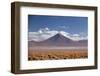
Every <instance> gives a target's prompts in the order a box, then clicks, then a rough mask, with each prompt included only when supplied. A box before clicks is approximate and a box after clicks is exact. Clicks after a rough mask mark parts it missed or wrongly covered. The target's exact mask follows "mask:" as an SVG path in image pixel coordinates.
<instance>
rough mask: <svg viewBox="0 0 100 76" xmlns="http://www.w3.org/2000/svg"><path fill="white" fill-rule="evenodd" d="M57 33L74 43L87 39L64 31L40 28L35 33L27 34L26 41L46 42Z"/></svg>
mask: <svg viewBox="0 0 100 76" xmlns="http://www.w3.org/2000/svg"><path fill="white" fill-rule="evenodd" d="M57 33H61V34H62V35H64V36H65V37H67V38H70V39H72V40H75V41H78V40H83V39H87V37H81V36H80V35H79V34H70V33H68V32H65V31H56V30H50V29H49V28H47V27H46V28H44V29H43V28H42V29H40V30H38V31H37V32H29V34H28V40H29V41H32V40H34V41H43V40H46V39H48V38H50V37H52V36H54V35H56V34H57Z"/></svg>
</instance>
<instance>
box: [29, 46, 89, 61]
mask: <svg viewBox="0 0 100 76" xmlns="http://www.w3.org/2000/svg"><path fill="white" fill-rule="evenodd" d="M80 58H88V51H87V49H74V48H73V49H60V48H59V49H56V48H54V49H47V48H44V49H36V48H29V49H28V60H29V61H31V60H59V59H80Z"/></svg>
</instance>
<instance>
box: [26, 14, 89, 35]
mask: <svg viewBox="0 0 100 76" xmlns="http://www.w3.org/2000/svg"><path fill="white" fill-rule="evenodd" d="M45 27H48V28H49V29H50V30H57V31H65V32H68V33H71V34H80V33H84V34H85V35H87V31H88V18H87V17H75V16H45V15H28V31H29V32H36V31H38V30H39V29H41V28H45Z"/></svg>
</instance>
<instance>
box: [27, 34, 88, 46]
mask: <svg viewBox="0 0 100 76" xmlns="http://www.w3.org/2000/svg"><path fill="white" fill-rule="evenodd" d="M87 43H88V41H87V40H80V41H73V40H72V39H69V38H67V37H65V36H64V35H62V34H60V33H58V34H56V35H54V36H52V37H50V38H48V39H47V40H44V41H41V42H36V41H29V43H28V45H29V47H30V46H32V47H34V46H58V47H59V46H64V47H87Z"/></svg>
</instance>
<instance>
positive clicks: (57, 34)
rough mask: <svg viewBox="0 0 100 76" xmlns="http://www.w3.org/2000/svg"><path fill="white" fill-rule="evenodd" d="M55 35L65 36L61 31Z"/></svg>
mask: <svg viewBox="0 0 100 76" xmlns="http://www.w3.org/2000/svg"><path fill="white" fill-rule="evenodd" d="M55 36H59V37H60V36H64V35H63V34H62V33H60V32H59V33H57V34H56V35H55Z"/></svg>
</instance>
